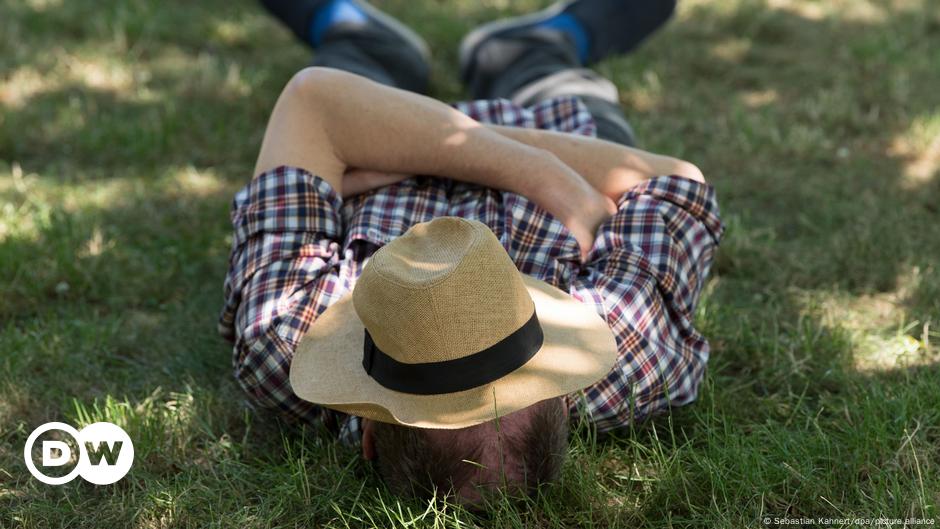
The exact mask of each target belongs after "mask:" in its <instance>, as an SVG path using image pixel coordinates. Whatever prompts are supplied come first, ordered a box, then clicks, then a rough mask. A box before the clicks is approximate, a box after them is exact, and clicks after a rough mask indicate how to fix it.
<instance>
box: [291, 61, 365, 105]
mask: <svg viewBox="0 0 940 529" xmlns="http://www.w3.org/2000/svg"><path fill="white" fill-rule="evenodd" d="M344 77H352V75H351V74H348V73H345V72H341V71H339V70H334V69H332V68H324V67H321V66H310V67H307V68H304V69H302V70H300V71H299V72H297V73H295V74H294V76H293V77H291V79H290V81H288V82H287V86H286V87H284V96H285V97H290V98H298V99H302V100H303V101H304V102H305V103H307V104H317V103H320V102H322V101H323V100H324V98H325V97H327V96H329V95H330V94H335V93H337V92H338V88H337V87H338V85H339V84H340V83H342V82H344V79H343V78H344Z"/></svg>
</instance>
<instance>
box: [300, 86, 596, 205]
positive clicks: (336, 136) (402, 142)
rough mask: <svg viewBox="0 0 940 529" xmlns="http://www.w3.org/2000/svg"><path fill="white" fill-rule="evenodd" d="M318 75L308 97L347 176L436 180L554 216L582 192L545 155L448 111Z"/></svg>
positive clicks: (420, 100)
mask: <svg viewBox="0 0 940 529" xmlns="http://www.w3.org/2000/svg"><path fill="white" fill-rule="evenodd" d="M318 73H319V74H320V77H321V81H322V82H321V86H320V87H319V89H318V90H316V91H315V93H313V94H311V97H312V98H314V99H315V102H314V104H316V105H318V106H319V107H320V112H321V113H322V116H323V123H325V124H327V127H328V136H329V142H330V145H331V149H332V151H333V152H334V153H335V155H336V157H337V159H339V160H340V161H341V162H342V164H343V165H344V166H345V167H347V168H349V167H353V168H367V169H369V170H373V171H381V172H388V173H408V174H425V175H433V176H442V177H448V178H453V179H455V180H461V181H465V182H471V183H474V184H479V185H483V186H487V187H492V188H496V189H503V190H508V191H512V192H515V193H519V194H522V195H525V196H527V197H529V198H531V199H532V200H533V201H535V202H536V203H539V205H541V206H543V207H545V208H546V209H548V210H549V211H552V212H553V213H560V212H559V211H557V207H556V206H557V205H558V204H557V203H558V202H559V200H558V198H559V197H561V196H565V195H569V194H571V193H574V192H576V191H578V190H577V188H578V187H579V186H583V185H584V184H583V183H581V182H580V179H579V178H578V175H577V174H575V173H574V172H572V171H571V170H570V169H569V168H567V167H566V166H564V164H562V163H561V162H560V161H559V160H558V159H557V158H556V157H555V156H553V155H552V154H550V153H548V152H546V151H543V150H541V149H539V148H537V147H534V146H530V145H526V144H523V143H520V142H518V141H515V140H513V139H512V138H510V137H508V136H505V135H502V134H499V133H498V132H496V131H494V130H491V129H489V128H487V127H484V126H482V125H481V124H480V123H479V122H477V121H475V120H473V119H471V118H470V117H468V116H466V115H465V114H463V113H461V112H459V111H457V110H454V109H453V108H451V107H449V106H448V105H445V104H443V103H440V102H438V101H435V100H433V99H431V98H428V97H425V96H421V95H418V94H414V93H411V92H405V91H403V90H398V89H394V88H389V87H386V86H383V85H379V84H377V83H374V82H372V81H369V80H367V79H364V78H362V77H359V76H356V75H350V74H347V73H344V72H339V71H320V72H318ZM323 74H326V75H323ZM553 210H556V211H553Z"/></svg>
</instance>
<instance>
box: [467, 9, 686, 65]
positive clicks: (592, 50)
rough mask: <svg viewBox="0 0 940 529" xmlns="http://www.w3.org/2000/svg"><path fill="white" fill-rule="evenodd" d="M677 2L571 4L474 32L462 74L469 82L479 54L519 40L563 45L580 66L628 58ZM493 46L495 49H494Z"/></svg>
mask: <svg viewBox="0 0 940 529" xmlns="http://www.w3.org/2000/svg"><path fill="white" fill-rule="evenodd" d="M675 6H676V0H569V1H564V2H557V3H555V4H553V5H551V6H549V7H548V8H546V9H543V10H541V11H537V12H535V13H531V14H528V15H522V16H519V17H514V18H508V19H504V20H497V21H494V22H490V23H488V24H484V25H483V26H480V27H479V28H477V29H475V30H473V31H472V32H470V33H469V34H468V35H467V36H466V37H465V38H464V39H463V41H462V42H461V44H460V72H461V75H462V76H463V77H464V79H465V80H466V79H469V78H470V76H471V75H472V72H473V70H474V69H475V68H476V62H477V61H478V59H479V57H478V56H479V55H480V53H479V51H480V49H481V48H483V47H486V48H487V53H486V55H487V56H488V57H489V56H499V55H500V53H495V52H499V51H501V50H495V52H494V50H492V49H491V48H494V47H499V46H504V47H506V48H507V51H509V50H511V48H512V46H511V45H510V44H503V43H504V42H512V41H514V40H518V39H520V38H521V39H534V40H535V41H542V42H546V43H553V44H556V45H559V44H560V45H565V46H568V47H570V49H571V50H572V51H573V52H574V53H575V54H576V56H577V60H578V61H579V64H578V66H587V65H590V64H593V63H595V62H598V61H600V60H602V59H604V58H605V57H607V56H608V55H610V54H612V53H625V52H628V51H630V50H632V49H633V48H635V47H636V46H637V45H638V44H640V42H642V41H643V40H644V39H645V38H646V37H648V36H649V35H651V34H652V33H653V32H655V31H656V30H657V29H659V28H660V27H661V26H662V25H663V24H664V23H665V22H666V21H667V20H669V17H670V16H672V13H673V11H674V10H675ZM491 42H492V43H491Z"/></svg>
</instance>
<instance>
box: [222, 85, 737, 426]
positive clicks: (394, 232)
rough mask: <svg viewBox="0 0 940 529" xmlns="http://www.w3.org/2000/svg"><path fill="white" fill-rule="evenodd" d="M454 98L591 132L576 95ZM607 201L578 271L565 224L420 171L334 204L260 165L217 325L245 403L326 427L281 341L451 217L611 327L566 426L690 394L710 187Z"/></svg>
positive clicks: (712, 209)
mask: <svg viewBox="0 0 940 529" xmlns="http://www.w3.org/2000/svg"><path fill="white" fill-rule="evenodd" d="M455 106H456V108H458V109H459V110H461V111H462V112H464V113H466V114H468V115H469V116H471V117H473V118H474V119H476V120H478V121H481V122H484V123H496V124H501V125H509V126H517V127H530V128H532V127H534V128H541V129H551V130H558V131H564V132H570V133H574V134H582V135H585V136H593V135H594V133H595V127H594V122H593V120H592V118H591V116H590V114H589V113H588V111H587V109H586V108H585V107H584V105H583V103H582V102H581V101H580V100H579V99H577V98H574V97H566V98H557V99H554V100H550V101H546V102H542V103H540V104H538V105H536V106H534V107H530V108H527V109H523V108H520V107H518V106H515V105H513V104H512V103H510V102H508V101H505V100H497V101H475V102H471V103H459V104H457V105H455ZM618 206H619V211H618V212H617V213H616V214H615V215H614V216H613V217H612V218H610V219H609V220H608V221H607V222H605V223H604V224H603V225H601V227H600V229H599V230H598V233H597V237H596V239H595V242H594V247H593V249H592V250H591V253H590V255H589V258H588V260H587V261H586V262H585V263H583V264H582V263H581V262H580V260H579V252H578V246H577V243H576V242H575V240H574V238H573V237H572V236H571V235H570V233H569V232H568V230H567V229H566V228H565V227H564V225H562V224H561V223H560V222H559V221H558V220H556V219H555V218H554V217H552V216H551V215H550V214H549V213H547V212H546V211H544V210H542V209H541V208H540V207H538V206H536V205H535V204H533V203H532V202H530V201H529V200H527V199H526V198H525V197H522V196H520V195H517V194H514V193H509V192H504V191H497V190H493V189H488V188H484V187H480V186H476V185H471V184H465V183H461V182H455V181H452V180H449V179H443V178H431V177H420V176H419V177H413V178H409V179H407V180H405V181H403V182H401V183H398V184H395V185H390V186H387V187H384V188H381V189H378V190H375V191H373V192H369V193H365V194H362V195H358V196H355V197H352V198H348V199H345V200H344V199H342V198H341V197H340V196H339V195H338V194H337V193H336V192H335V191H334V190H333V189H332V187H331V186H330V185H329V184H327V182H326V181H324V180H323V179H321V178H319V177H317V176H315V175H312V174H310V173H309V172H307V171H305V170H303V169H300V168H294V167H279V168H277V169H274V170H271V171H268V172H266V173H264V174H262V175H260V176H258V177H257V178H255V179H253V180H252V181H251V182H250V183H249V184H248V185H247V186H245V188H243V189H242V190H241V191H239V192H238V193H237V194H236V195H235V200H234V203H233V205H232V213H231V217H232V224H233V226H234V228H235V235H234V239H233V241H232V253H231V260H230V263H229V265H230V268H229V271H228V275H227V276H226V278H225V307H224V309H223V312H222V316H221V319H220V323H219V329H220V332H221V333H222V335H223V336H225V337H226V338H228V339H230V340H232V341H234V360H233V361H234V368H235V377H236V379H237V380H238V381H239V383H240V384H241V386H242V387H243V388H244V390H245V391H246V392H247V393H248V395H249V396H250V399H251V401H253V402H254V403H255V404H257V405H260V406H263V407H269V408H277V409H280V410H282V411H284V412H286V413H287V414H288V415H290V416H293V417H296V418H300V419H302V420H306V421H316V420H319V419H323V420H325V421H327V422H333V423H334V424H336V423H335V421H336V418H337V416H336V415H335V414H334V413H333V412H330V411H328V410H323V409H321V408H320V407H318V406H316V405H314V404H311V403H309V402H306V401H303V400H301V399H300V398H298V397H297V396H296V395H294V393H293V391H292V390H291V387H290V383H289V381H288V373H289V371H290V363H291V358H292V357H293V354H294V349H295V348H296V346H297V344H298V342H299V341H300V339H301V337H302V336H303V335H304V333H305V332H306V331H307V329H308V328H309V327H310V325H312V324H314V323H315V321H316V319H317V316H318V315H319V314H321V313H322V312H323V311H324V310H325V309H326V308H327V307H328V306H329V305H330V304H332V303H334V302H335V301H337V300H338V299H340V298H341V297H342V296H344V295H345V294H347V293H349V292H350V291H351V290H352V289H353V286H354V285H355V283H356V279H357V278H358V277H359V274H360V273H361V272H362V268H363V266H364V265H365V263H366V261H367V260H368V259H369V257H370V256H371V255H372V253H373V252H375V251H376V250H377V249H378V248H379V247H381V246H382V245H384V244H386V243H388V242H389V241H390V240H392V239H394V238H395V237H397V236H399V235H401V234H402V233H404V232H405V231H406V230H407V229H408V228H409V227H410V226H412V225H413V224H416V223H418V222H424V221H428V220H430V219H432V218H434V217H440V216H444V215H452V216H458V217H465V218H470V219H476V220H479V221H481V222H483V223H484V224H486V225H488V226H489V227H490V228H491V229H492V230H493V232H494V233H495V234H496V236H497V237H498V238H499V240H500V242H502V244H503V246H504V247H505V248H506V251H507V252H508V253H509V255H510V256H511V257H512V259H513V261H514V262H515V264H516V266H517V267H518V268H519V270H520V271H521V272H522V273H524V274H529V275H531V276H534V277H536V278H538V279H541V280H544V281H547V282H548V283H551V284H552V285H555V286H556V287H558V288H560V289H562V290H564V291H567V292H570V293H571V295H572V296H574V297H575V298H577V299H578V300H580V301H582V302H584V303H587V304H590V305H592V306H594V307H595V308H596V310H597V313H598V314H599V315H600V316H601V317H603V318H605V319H606V321H607V323H608V325H610V328H611V329H612V330H613V332H614V334H615V335H616V338H617V345H618V349H619V359H618V361H617V364H616V365H615V366H614V367H613V369H612V370H611V371H610V373H609V374H608V375H607V376H605V377H604V378H603V379H601V380H599V381H598V382H596V383H595V384H593V385H591V386H589V387H587V388H585V389H584V390H582V391H580V392H577V393H576V394H572V395H568V396H567V397H566V398H567V399H568V405H569V409H570V412H571V417H572V418H573V419H575V420H576V419H577V418H578V417H581V416H585V417H587V418H588V419H589V420H592V421H594V423H595V424H596V425H597V428H598V430H600V431H606V430H610V429H614V428H617V427H621V426H624V425H627V424H628V423H630V422H631V421H635V420H639V419H642V418H644V417H646V416H649V415H650V414H652V413H655V412H659V411H662V410H665V409H666V408H668V407H669V406H677V405H682V404H686V403H688V402H691V401H692V400H694V399H695V397H696V394H697V392H698V387H699V383H700V382H701V379H702V375H703V371H704V368H705V363H706V361H707V360H708V352H709V347H708V342H707V341H706V340H705V338H704V337H703V336H702V335H701V334H699V332H698V331H696V329H695V328H694V327H693V325H692V317H693V314H694V312H695V305H696V302H697V300H698V297H699V293H700V292H701V289H702V285H703V283H704V282H705V278H706V276H707V275H708V270H709V267H710V266H711V262H712V258H713V255H714V252H715V248H716V246H717V244H718V241H719V239H720V237H721V233H722V229H723V228H722V224H721V221H720V219H719V217H718V205H717V203H716V201H715V193H714V190H713V189H712V187H711V186H709V185H707V184H701V183H698V182H695V181H693V180H689V179H686V178H682V177H678V176H661V177H657V178H653V179H651V180H649V181H647V182H644V183H642V184H640V185H637V186H636V187H634V188H633V189H630V190H629V191H627V192H626V193H624V194H623V196H621V197H620V200H619V201H618ZM350 354H357V352H356V351H350ZM337 426H339V425H338V424H337ZM350 428H352V429H353V430H356V424H353V425H350V424H349V422H348V421H347V423H346V424H344V425H343V430H344V431H348V430H349V429H350Z"/></svg>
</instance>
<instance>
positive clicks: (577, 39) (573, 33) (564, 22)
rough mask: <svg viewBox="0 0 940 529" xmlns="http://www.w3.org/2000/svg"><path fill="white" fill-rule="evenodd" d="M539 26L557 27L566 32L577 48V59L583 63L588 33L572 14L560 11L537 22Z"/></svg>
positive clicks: (588, 43)
mask: <svg viewBox="0 0 940 529" xmlns="http://www.w3.org/2000/svg"><path fill="white" fill-rule="evenodd" d="M538 26H539V27H544V28H551V29H557V30H558V31H562V32H564V33H567V34H568V36H570V37H571V40H573V41H574V44H575V47H576V48H577V49H578V59H579V60H580V61H581V62H582V63H583V62H585V61H586V60H587V58H588V51H589V49H588V47H589V46H590V42H589V40H588V34H587V32H586V31H585V30H584V26H582V25H581V23H580V22H578V20H577V19H576V18H574V17H573V16H571V15H570V14H568V13H560V14H558V15H555V16H553V17H552V18H550V19H548V20H546V21H545V22H542V23H541V24H538Z"/></svg>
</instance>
